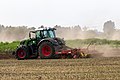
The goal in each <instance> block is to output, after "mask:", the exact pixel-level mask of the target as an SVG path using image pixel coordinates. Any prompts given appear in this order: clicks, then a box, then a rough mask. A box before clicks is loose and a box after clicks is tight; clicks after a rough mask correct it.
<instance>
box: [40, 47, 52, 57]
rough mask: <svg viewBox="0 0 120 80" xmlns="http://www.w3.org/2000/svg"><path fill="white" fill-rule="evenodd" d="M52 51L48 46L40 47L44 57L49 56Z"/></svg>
mask: <svg viewBox="0 0 120 80" xmlns="http://www.w3.org/2000/svg"><path fill="white" fill-rule="evenodd" d="M51 52H52V50H51V47H50V46H49V45H44V46H43V47H42V54H43V55H44V56H49V55H50V54H51Z"/></svg>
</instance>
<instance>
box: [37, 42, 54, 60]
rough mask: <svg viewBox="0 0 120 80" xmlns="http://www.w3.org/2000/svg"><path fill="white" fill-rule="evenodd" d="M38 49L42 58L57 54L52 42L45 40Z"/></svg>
mask: <svg viewBox="0 0 120 80" xmlns="http://www.w3.org/2000/svg"><path fill="white" fill-rule="evenodd" d="M38 51H39V55H40V58H42V59H50V58H53V56H54V54H55V49H54V47H53V45H52V44H51V43H50V42H43V43H42V44H41V45H40V46H39V50H38Z"/></svg>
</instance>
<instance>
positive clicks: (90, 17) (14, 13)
mask: <svg viewBox="0 0 120 80" xmlns="http://www.w3.org/2000/svg"><path fill="white" fill-rule="evenodd" d="M119 8H120V0H0V24H3V25H8V26H9V25H12V26H19V25H20V26H22V25H26V26H34V27H39V26H40V25H45V26H55V25H61V26H74V25H80V26H81V27H84V26H87V27H90V28H97V29H101V30H102V28H103V24H104V22H106V21H108V20H112V21H114V22H115V24H116V27H117V28H120V9H119Z"/></svg>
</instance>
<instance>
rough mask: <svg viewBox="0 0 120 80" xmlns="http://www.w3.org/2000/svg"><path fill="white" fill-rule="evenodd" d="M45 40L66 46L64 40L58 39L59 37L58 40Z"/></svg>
mask: <svg viewBox="0 0 120 80" xmlns="http://www.w3.org/2000/svg"><path fill="white" fill-rule="evenodd" d="M44 40H48V41H50V42H52V43H53V44H55V45H65V41H64V39H61V38H57V37H56V38H46V39H44Z"/></svg>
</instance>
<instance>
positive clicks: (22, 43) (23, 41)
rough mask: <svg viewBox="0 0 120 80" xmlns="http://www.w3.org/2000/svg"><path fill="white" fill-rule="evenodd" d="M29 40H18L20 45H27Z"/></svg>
mask: <svg viewBox="0 0 120 80" xmlns="http://www.w3.org/2000/svg"><path fill="white" fill-rule="evenodd" d="M28 41H30V39H27V40H22V41H21V42H20V45H27V42H28Z"/></svg>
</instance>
